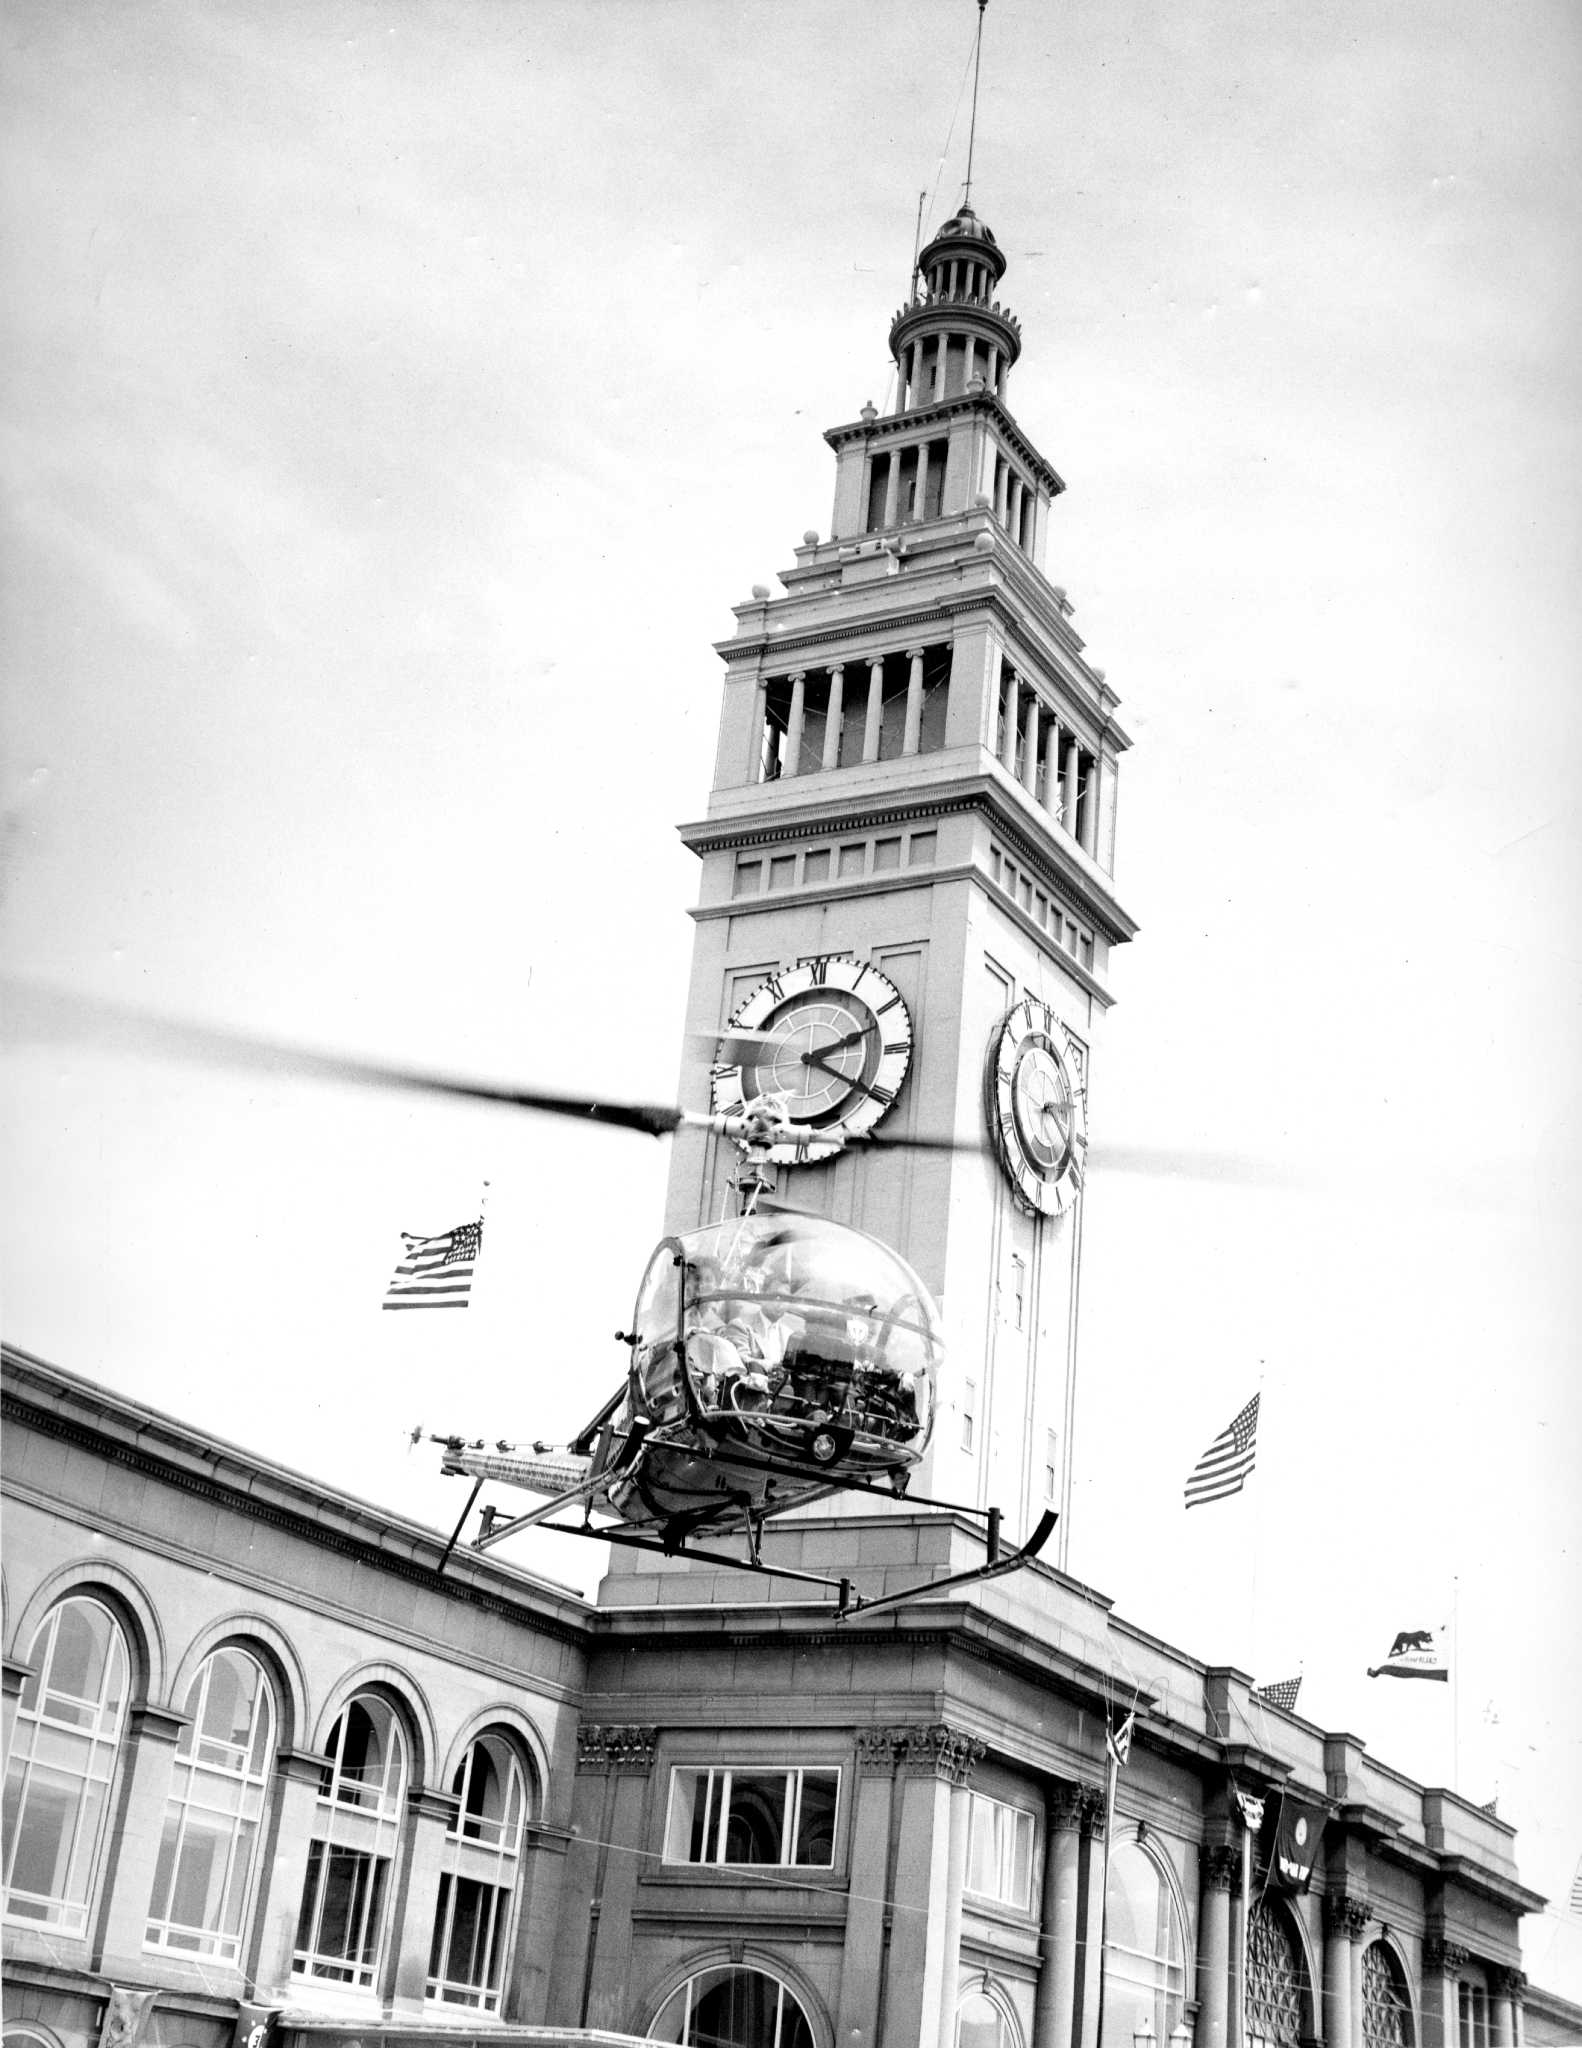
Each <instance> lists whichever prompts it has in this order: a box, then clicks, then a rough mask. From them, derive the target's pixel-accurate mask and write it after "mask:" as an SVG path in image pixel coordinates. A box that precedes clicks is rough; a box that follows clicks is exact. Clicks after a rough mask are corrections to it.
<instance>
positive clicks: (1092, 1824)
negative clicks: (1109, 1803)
mask: <svg viewBox="0 0 1582 2048" xmlns="http://www.w3.org/2000/svg"><path fill="white" fill-rule="evenodd" d="M1081 1801H1082V1806H1081V1826H1082V1832H1083V1833H1084V1834H1085V1835H1087V1836H1088V1837H1089V1838H1090V1839H1091V1840H1093V1841H1095V1842H1102V1841H1103V1839H1104V1794H1103V1793H1102V1792H1100V1791H1099V1790H1098V1788H1097V1787H1096V1786H1093V1785H1084V1786H1083V1788H1082V1792H1081Z"/></svg>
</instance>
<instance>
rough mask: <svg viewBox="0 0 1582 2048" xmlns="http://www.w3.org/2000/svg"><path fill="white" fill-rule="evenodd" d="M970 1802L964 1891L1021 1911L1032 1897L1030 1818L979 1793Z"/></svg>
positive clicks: (1031, 1825) (1016, 1809) (1031, 1827)
mask: <svg viewBox="0 0 1582 2048" xmlns="http://www.w3.org/2000/svg"><path fill="white" fill-rule="evenodd" d="M971 1799H972V1825H971V1833H970V1835H969V1836H968V1841H967V1890H968V1891H969V1892H971V1893H973V1895H974V1896H975V1897H977V1898H980V1899H992V1900H993V1901H994V1902H995V1903H996V1904H997V1905H1001V1906H1016V1907H1019V1908H1020V1909H1021V1910H1022V1911H1024V1912H1025V1911H1026V1910H1027V1908H1028V1907H1029V1906H1030V1905H1031V1904H1032V1898H1033V1816H1032V1815H1031V1814H1030V1813H1026V1812H1024V1811H1023V1809H1022V1808H1021V1807H1019V1806H1007V1805H1006V1804H1005V1803H1004V1801H1003V1800H999V1799H989V1798H986V1797H985V1796H984V1794H983V1793H981V1792H974V1793H972V1794H971Z"/></svg>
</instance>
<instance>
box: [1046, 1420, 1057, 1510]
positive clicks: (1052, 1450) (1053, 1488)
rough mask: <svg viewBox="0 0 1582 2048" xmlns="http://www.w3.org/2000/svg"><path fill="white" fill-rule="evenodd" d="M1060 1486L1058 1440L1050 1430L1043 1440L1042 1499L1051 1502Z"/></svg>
mask: <svg viewBox="0 0 1582 2048" xmlns="http://www.w3.org/2000/svg"><path fill="white" fill-rule="evenodd" d="M1059 1486H1060V1439H1059V1438H1058V1437H1057V1436H1056V1435H1055V1432H1054V1431H1053V1430H1050V1431H1049V1433H1048V1435H1047V1436H1046V1437H1045V1439H1044V1499H1045V1500H1053V1499H1054V1498H1055V1495H1056V1493H1057V1492H1058V1490H1059Z"/></svg>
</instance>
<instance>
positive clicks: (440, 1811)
mask: <svg viewBox="0 0 1582 2048" xmlns="http://www.w3.org/2000/svg"><path fill="white" fill-rule="evenodd" d="M406 1807H407V1827H406V1834H407V1843H408V1847H407V1854H406V1867H405V1870H404V1871H403V1872H402V1873H401V1889H400V1891H399V1893H398V1894H397V1897H396V1902H395V1910H394V1914H393V1918H392V1927H393V1933H392V1938H391V1943H390V1947H391V1956H390V1961H389V1965H388V1969H389V1997H390V1999H391V2001H392V2010H393V2011H394V2012H395V2014H396V2015H397V2016H400V2015H405V2016H406V2017H407V2018H409V2019H410V2018H416V2017H418V2016H420V2015H421V2013H422V2011H423V2000H424V1994H425V1993H426V1991H427V1989H428V1962H429V1953H430V1950H431V1949H432V1947H433V1941H434V1921H435V1918H436V1916H437V1915H438V1912H439V1881H440V1877H441V1875H442V1873H443V1871H444V1867H445V1837H446V1835H447V1833H448V1832H449V1830H450V1829H451V1827H452V1826H453V1825H454V1824H455V1821H456V1817H457V1815H458V1813H459V1812H460V1807H461V1802H460V1801H459V1800H458V1799H457V1797H456V1795H455V1794H454V1793H453V1792H440V1791H437V1790H435V1789H433V1788H432V1787H429V1786H417V1787H415V1788H414V1789H413V1790H412V1791H410V1792H409V1793H408V1794H407V1802H406Z"/></svg>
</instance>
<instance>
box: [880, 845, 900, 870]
mask: <svg viewBox="0 0 1582 2048" xmlns="http://www.w3.org/2000/svg"><path fill="white" fill-rule="evenodd" d="M900 865H901V842H900V840H899V839H876V840H875V841H874V842H873V866H874V872H875V873H876V874H877V873H878V872H879V871H880V870H881V869H884V868H898V867H899V866H900Z"/></svg>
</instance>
